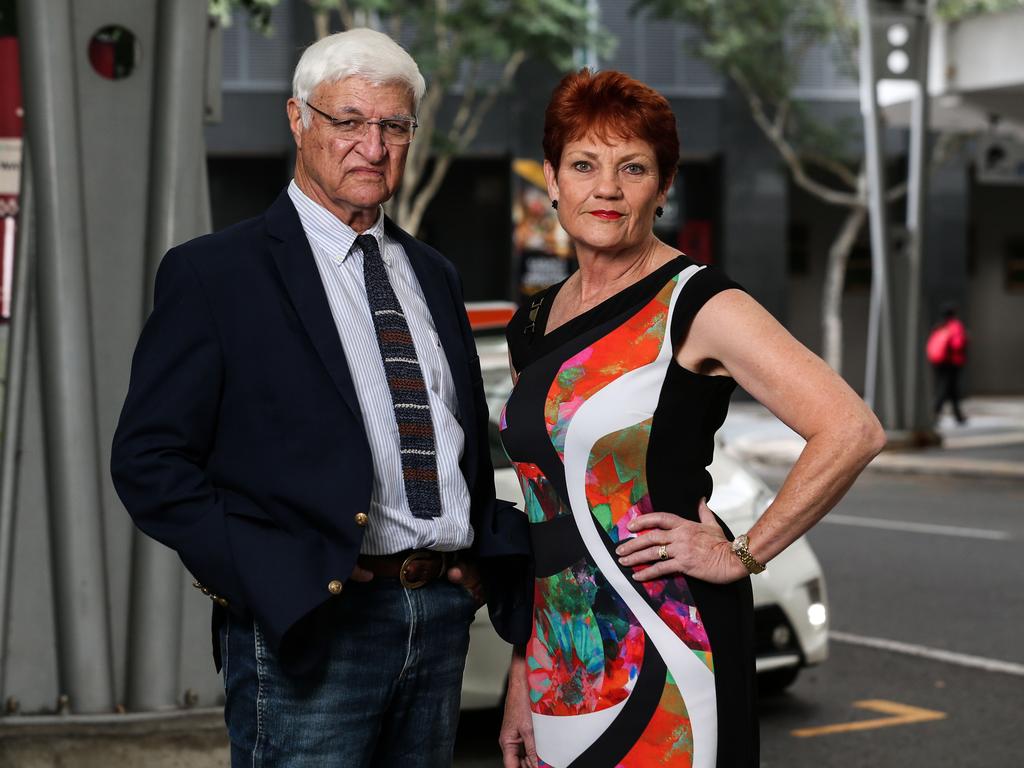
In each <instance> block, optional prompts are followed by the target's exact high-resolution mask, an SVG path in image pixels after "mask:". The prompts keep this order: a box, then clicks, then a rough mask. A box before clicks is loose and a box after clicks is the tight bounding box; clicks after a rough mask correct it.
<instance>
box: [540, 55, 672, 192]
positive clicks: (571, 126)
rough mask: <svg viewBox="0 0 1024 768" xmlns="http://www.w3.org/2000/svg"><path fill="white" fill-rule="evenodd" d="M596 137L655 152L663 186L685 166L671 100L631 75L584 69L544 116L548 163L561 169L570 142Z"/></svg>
mask: <svg viewBox="0 0 1024 768" xmlns="http://www.w3.org/2000/svg"><path fill="white" fill-rule="evenodd" d="M588 133H593V134H595V135H596V136H598V137H599V138H600V139H601V140H602V141H610V140H613V139H616V138H620V139H631V138H637V139H640V140H642V141H646V142H647V143H648V144H650V145H651V147H652V148H653V149H654V155H655V157H656V158H657V162H658V186H659V188H661V189H664V188H665V185H666V184H667V183H668V180H669V179H671V178H672V177H673V175H674V174H675V172H676V168H677V167H678V165H679V135H678V134H677V133H676V116H675V115H674V114H672V107H670V106H669V103H668V100H667V99H666V98H665V97H664V96H662V95H661V94H660V93H658V92H657V91H656V90H654V89H653V88H650V87H648V86H646V85H644V84H643V83H641V82H640V81H639V80H634V79H633V78H632V77H630V76H629V75H624V74H623V73H621V72H615V71H611V70H607V71H602V72H596V73H595V72H592V71H591V70H589V69H585V68H584V69H581V70H580V71H579V72H572V73H570V74H568V75H566V76H565V77H563V78H562V82H560V83H559V84H558V85H557V86H556V87H555V90H554V92H552V94H551V101H550V102H549V103H548V108H547V111H546V112H545V113H544V159H546V160H547V161H548V162H549V163H551V165H552V166H553V167H554V168H555V170H556V171H557V170H558V164H559V163H560V162H561V160H562V150H563V149H564V148H565V145H566V144H568V143H569V142H570V141H575V140H576V139H579V138H581V137H583V136H585V135H587V134H588Z"/></svg>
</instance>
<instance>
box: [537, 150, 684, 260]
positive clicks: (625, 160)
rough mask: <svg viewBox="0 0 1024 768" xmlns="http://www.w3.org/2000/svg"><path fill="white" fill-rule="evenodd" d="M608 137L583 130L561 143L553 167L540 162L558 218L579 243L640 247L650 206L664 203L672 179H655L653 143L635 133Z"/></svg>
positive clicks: (604, 248)
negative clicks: (582, 133)
mask: <svg viewBox="0 0 1024 768" xmlns="http://www.w3.org/2000/svg"><path fill="white" fill-rule="evenodd" d="M612 141H613V142H614V143H612V144H607V143H605V141H604V140H602V139H601V138H599V137H597V136H595V135H593V134H587V135H585V136H583V137H582V138H580V139H577V140H576V141H571V142H568V143H567V144H566V145H565V147H564V148H563V150H562V159H561V161H560V163H559V167H558V168H557V169H555V168H553V167H552V166H551V164H550V163H549V162H547V161H545V162H544V176H545V178H546V179H547V183H548V194H549V195H550V196H551V199H552V200H557V201H558V220H559V221H560V222H561V224H562V227H563V228H564V229H565V231H566V232H568V233H569V237H571V238H572V239H573V241H574V242H575V243H576V245H577V247H579V246H584V247H589V248H594V249H597V250H602V251H609V250H610V251H620V250H623V249H627V248H631V247H635V246H638V245H640V244H641V243H643V242H644V241H645V240H646V239H647V238H648V237H649V236H650V234H651V229H652V227H653V223H654V209H655V208H657V207H658V206H659V205H663V204H664V203H665V198H666V196H667V195H666V192H667V189H668V184H669V183H671V179H668V180H667V182H668V183H666V184H664V185H660V184H659V183H658V182H659V179H658V164H657V160H656V157H655V154H654V148H653V147H652V146H651V145H650V144H648V143H647V142H646V141H643V140H642V139H637V138H630V139H612ZM660 187H663V189H662V188H660Z"/></svg>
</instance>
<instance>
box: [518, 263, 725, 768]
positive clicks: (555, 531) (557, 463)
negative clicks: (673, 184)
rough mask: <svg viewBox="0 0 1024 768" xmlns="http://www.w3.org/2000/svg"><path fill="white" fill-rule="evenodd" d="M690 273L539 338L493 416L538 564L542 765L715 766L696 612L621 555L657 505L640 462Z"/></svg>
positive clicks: (711, 665)
mask: <svg viewBox="0 0 1024 768" xmlns="http://www.w3.org/2000/svg"><path fill="white" fill-rule="evenodd" d="M688 264H689V262H687V261H686V260H685V259H682V258H681V259H678V260H676V262H673V263H671V264H669V265H666V266H665V267H663V268H662V269H660V270H657V271H656V272H655V273H652V274H651V275H649V276H648V277H647V278H645V279H644V281H642V282H645V283H646V285H640V286H638V287H639V288H641V289H644V288H646V290H641V291H640V295H639V296H637V295H636V294H637V291H636V290H634V291H633V292H632V294H630V295H631V296H632V297H633V298H636V299H637V301H636V302H635V303H634V302H627V304H629V305H628V306H622V301H621V298H622V297H620V300H619V301H618V302H615V301H612V302H611V303H610V304H609V306H608V307H605V308H604V309H605V310H606V311H604V312H602V311H597V312H595V313H594V315H593V316H592V317H588V316H587V315H586V314H585V315H581V316H580V317H579V318H576V319H575V320H573V321H570V323H568V324H567V325H566V326H563V327H561V328H558V329H556V330H555V331H553V332H552V334H550V335H549V337H546V338H543V339H542V342H544V343H546V346H545V345H543V344H542V345H540V346H539V347H538V348H537V349H536V350H533V349H531V350H530V352H531V357H533V358H535V359H531V360H529V362H528V364H526V365H524V366H523V368H522V369H521V370H519V372H518V373H519V380H518V382H517V385H516V387H515V389H514V391H513V393H512V395H511V397H510V398H509V401H508V403H507V404H506V406H505V408H504V409H503V411H502V414H501V417H500V421H499V426H500V428H501V434H502V441H503V443H504V445H505V447H506V452H507V453H508V455H509V458H510V460H511V462H512V464H513V466H514V468H515V470H516V472H517V474H518V477H519V480H520V483H521V485H522V489H523V495H524V499H525V502H526V503H525V506H526V514H527V515H528V518H529V521H530V523H531V532H532V534H533V539H534V549H535V557H536V560H537V563H536V565H537V573H536V580H535V589H534V622H533V632H532V636H531V638H530V642H529V644H528V647H527V653H526V660H527V666H528V683H529V692H530V705H531V710H532V713H533V719H534V731H535V735H536V738H537V747H538V754H539V757H540V759H541V765H543V766H551V768H567V767H568V766H574V767H575V766H622V767H623V768H640V767H641V766H678V767H682V766H693V767H695V768H711V767H713V766H715V765H717V764H718V762H717V760H718V756H717V752H718V748H717V744H718V740H719V734H718V730H719V729H718V720H719V712H718V710H719V706H718V700H717V698H718V697H717V693H716V678H715V665H716V663H718V660H717V655H716V649H715V648H714V646H713V644H712V643H711V641H710V640H709V635H708V632H707V629H706V627H705V624H704V617H703V615H702V611H701V606H700V605H699V602H698V600H697V599H696V598H695V596H694V593H693V591H692V590H691V588H690V585H689V584H688V580H687V579H686V578H685V577H684V576H682V575H678V576H674V577H671V578H666V579H659V580H655V581H650V582H636V581H633V580H632V579H631V578H629V577H630V576H631V573H632V571H631V569H627V568H623V567H621V566H619V565H618V563H617V560H616V559H615V556H614V548H615V546H617V545H618V544H619V543H621V542H622V541H624V540H625V539H627V538H629V537H631V536H633V535H634V534H633V533H631V532H629V531H628V529H627V527H626V526H627V525H628V524H629V522H630V521H631V520H633V519H634V518H635V517H636V516H637V515H640V514H644V513H647V512H652V511H655V509H656V508H657V509H659V511H660V510H664V507H657V506H656V505H655V504H653V503H652V500H651V498H652V494H651V490H652V489H651V477H650V475H649V473H648V466H649V463H650V461H649V459H650V457H649V452H650V450H651V446H652V439H651V438H652V430H653V428H654V426H655V417H656V416H658V417H659V418H660V412H659V402H660V401H661V399H662V390H663V388H664V386H665V381H666V376H667V374H668V372H669V371H670V370H671V368H672V367H673V366H676V364H675V362H674V360H673V348H674V345H673V340H672V334H671V333H670V327H671V320H672V312H673V308H674V306H675V304H676V302H677V300H678V298H679V296H680V295H681V293H682V292H683V291H685V290H686V285H687V283H688V281H689V280H690V279H691V278H693V277H694V276H695V275H696V274H698V273H699V272H700V271H701V270H702V267H699V266H697V265H692V264H689V266H687V265H688ZM547 300H548V301H550V297H548V299H547ZM609 312H610V314H611V317H609ZM517 330H518V328H517V326H516V323H515V321H513V323H512V324H511V325H510V330H509V337H510V345H513V344H516V343H519V344H521V342H520V340H519V339H515V338H514V337H513V334H514V333H515V332H516V331H517ZM536 332H537V333H542V331H541V330H539V324H538V330H537V331H536ZM557 342H564V343H557ZM545 350H549V351H547V352H546V353H544V352H545ZM514 351H515V350H514ZM541 353H544V354H541ZM513 357H514V358H515V355H514V356H513ZM676 367H677V366H676ZM700 469H701V470H703V467H701V468H700ZM670 495H671V494H670V493H662V494H660V496H659V498H661V499H668V498H670ZM693 514H694V515H695V514H696V512H695V508H694V511H693ZM640 535H643V533H641V534H640Z"/></svg>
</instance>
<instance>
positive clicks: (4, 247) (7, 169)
mask: <svg viewBox="0 0 1024 768" xmlns="http://www.w3.org/2000/svg"><path fill="white" fill-rule="evenodd" d="M22 114H23V113H22V102H21V72H20V70H19V68H18V38H16V37H12V36H10V35H4V36H0V258H2V261H0V319H3V320H7V319H8V318H9V317H10V316H11V284H12V278H13V275H14V242H15V234H16V233H17V225H18V218H17V217H18V192H19V190H20V188H21V135H22Z"/></svg>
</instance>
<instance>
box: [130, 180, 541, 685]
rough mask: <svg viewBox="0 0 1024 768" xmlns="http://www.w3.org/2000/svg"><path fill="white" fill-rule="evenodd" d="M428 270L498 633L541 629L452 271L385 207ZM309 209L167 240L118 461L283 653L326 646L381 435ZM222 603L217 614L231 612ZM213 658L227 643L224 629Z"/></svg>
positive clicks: (149, 508)
mask: <svg viewBox="0 0 1024 768" xmlns="http://www.w3.org/2000/svg"><path fill="white" fill-rule="evenodd" d="M386 228H387V232H388V234H389V235H390V236H391V237H394V238H395V239H397V240H398V242H400V243H401V244H402V246H403V247H404V249H405V252H406V254H407V255H408V257H409V260H410V262H411V263H412V266H413V268H414V270H415V272H416V276H417V278H418V279H419V283H420V287H421V288H422V290H423V294H424V296H425V297H426V302H427V306H428V307H429V308H430V312H431V315H432V317H433V320H434V325H435V327H436V330H437V333H438V336H439V338H440V341H441V344H442V346H443V347H444V352H445V355H446V357H447V359H448V364H449V367H450V369H451V373H452V378H453V379H454V384H455V391H456V395H457V397H458V404H459V412H460V414H461V417H460V419H461V424H462V428H463V430H464V432H465V436H466V440H465V451H464V454H463V457H462V463H461V468H462V471H463V474H464V475H465V478H466V482H467V484H468V486H469V489H470V495H471V504H472V507H471V523H472V525H473V528H474V531H475V543H474V545H473V553H474V554H475V555H476V557H477V558H478V561H479V564H480V567H481V573H482V577H483V579H484V586H485V589H486V591H487V595H488V607H489V610H490V614H491V619H492V622H493V623H494V625H495V628H496V629H497V631H498V633H499V634H500V635H501V636H502V637H503V638H504V639H505V640H507V641H508V642H511V643H524V642H526V641H527V640H528V638H529V634H530V615H529V614H530V610H531V608H530V591H531V587H530V575H529V573H528V570H529V565H528V555H529V535H528V532H527V525H526V520H525V516H524V515H523V514H522V513H521V512H519V511H518V510H516V509H515V508H514V507H513V506H512V505H511V504H510V503H508V502H501V501H497V500H496V499H495V495H494V475H493V469H492V466H491V460H490V453H489V448H488V437H487V405H486V402H485V400H484V392H483V382H482V379H481V374H480V363H479V358H478V357H477V355H476V347H475V345H474V342H473V336H472V334H471V332H470V327H469V321H468V319H467V317H466V312H465V306H464V303H463V298H462V291H461V287H460V282H459V278H458V275H457V273H456V271H455V268H454V267H453V266H452V264H451V263H450V262H449V261H448V260H447V259H445V258H444V257H443V256H441V255H440V254H439V253H438V252H437V251H435V250H434V249H433V248H430V247H429V246H427V245H426V244H424V243H421V242H419V241H418V240H416V239H414V238H413V237H411V236H410V235H409V234H407V233H406V232H403V231H402V230H401V229H399V228H398V227H397V226H395V225H394V224H393V223H392V222H391V221H390V220H389V221H387V222H386ZM359 364H360V361H358V360H347V359H346V357H345V351H344V349H343V348H342V345H341V341H340V339H339V337H338V333H337V331H336V329H335V327H334V320H333V318H332V316H331V310H330V306H329V304H328V302H327V296H326V294H325V292H324V288H323V284H322V283H321V280H320V274H319V272H318V271H317V267H316V264H315V262H314V260H313V253H312V251H311V250H310V247H309V243H308V241H307V239H306V236H305V233H304V232H303V229H302V225H301V223H300V221H299V217H298V214H297V213H296V211H295V208H294V206H293V205H292V202H291V200H290V199H289V197H288V195H287V191H285V192H282V193H281V195H280V196H279V197H278V198H277V200H276V201H275V202H274V203H273V205H271V207H270V208H269V209H268V210H267V211H266V212H265V213H264V214H263V215H261V216H258V217H256V218H254V219H250V220H248V221H244V222H242V223H240V224H237V225H235V226H233V227H230V228H228V229H226V230H223V231H221V232H217V233H215V234H212V235H207V236H204V237H200V238H197V239H195V240H192V241H190V242H187V243H185V244H184V245H180V246H178V247H176V248H174V249H172V250H171V251H169V252H168V253H167V255H166V256H165V257H164V259H163V261H162V262H161V265H160V269H159V271H158V273H157V278H156V292H155V300H154V307H153V312H152V314H151V315H150V317H149V319H148V320H147V322H146V324H145V327H144V328H143V331H142V335H141V337H140V339H139V343H138V346H137V348H136V350H135V356H134V358H133V360H132V369H131V381H130V384H129V388H128V394H127V398H126V400H125V404H124V408H123V410H122V412H121V418H120V421H119V423H118V426H117V430H116V432H115V435H114V443H113V453H112V457H111V474H112V476H113V480H114V486H115V488H116V489H117V492H118V495H119V496H120V498H121V501H122V502H123V503H124V505H125V507H126V508H127V510H128V512H129V513H130V514H131V516H132V518H133V520H134V521H135V523H136V525H138V527H139V528H140V529H142V530H143V531H144V532H145V533H146V534H148V535H149V536H152V537H153V538H155V539H157V540H158V541H160V542H162V543H164V544H166V545H167V546H169V547H171V548H172V549H174V550H176V551H177V552H178V554H179V556H180V557H181V560H182V562H183V563H184V564H185V567H186V568H188V570H189V571H190V572H191V573H192V574H193V576H195V578H196V579H197V580H198V581H199V582H201V583H202V584H203V585H204V586H206V587H207V588H208V589H209V590H210V591H211V592H213V593H214V594H216V595H218V596H221V597H223V598H225V599H226V601H227V603H228V608H227V610H230V611H233V612H237V613H238V614H239V615H251V616H254V617H255V618H256V619H257V620H258V621H259V622H260V624H261V626H262V628H263V631H264V632H265V634H266V636H267V638H268V640H269V642H270V644H271V647H272V648H274V650H275V651H276V652H277V653H278V654H279V656H280V659H281V661H282V663H283V664H284V665H285V666H286V668H291V669H293V670H295V671H303V670H306V669H309V668H310V667H311V666H313V665H314V664H316V663H317V662H318V661H319V660H320V659H321V658H322V655H323V653H324V652H325V650H326V645H325V644H324V642H323V641H324V638H323V637H322V635H323V633H321V632H319V631H318V622H317V619H316V617H317V616H318V615H323V614H324V613H325V611H324V610H319V611H318V609H320V608H321V607H323V606H325V604H327V603H328V602H329V601H330V600H331V598H332V595H331V593H330V592H329V590H328V584H329V583H330V582H331V581H333V580H336V579H337V580H340V581H343V582H344V581H345V580H346V579H347V578H348V577H349V574H350V573H351V571H352V567H353V565H354V564H355V561H356V557H357V556H358V554H359V548H360V543H361V541H362V538H363V528H362V527H360V526H359V525H358V524H357V523H356V521H355V518H356V515H357V514H358V513H360V512H365V511H367V509H368V508H369V504H370V492H371V485H372V481H373V472H372V467H371V457H370V448H369V443H368V442H367V438H366V432H365V430H364V427H363V422H362V416H361V413H360V409H359V402H358V400H357V399H356V392H355V387H354V385H353V382H352V377H351V375H350V373H349V366H350V365H359ZM220 610H221V609H219V608H218V607H215V608H214V626H215V628H216V626H217V625H218V624H219V621H220V620H222V618H223V616H222V615H221V614H220V613H219V611H220ZM213 645H214V656H215V661H216V662H217V663H218V665H219V658H217V656H218V654H217V649H218V647H219V643H218V642H217V638H216V636H215V637H214V643H213Z"/></svg>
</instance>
